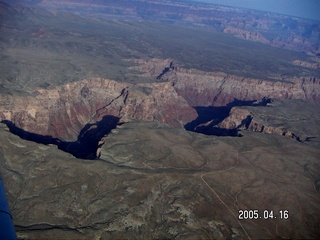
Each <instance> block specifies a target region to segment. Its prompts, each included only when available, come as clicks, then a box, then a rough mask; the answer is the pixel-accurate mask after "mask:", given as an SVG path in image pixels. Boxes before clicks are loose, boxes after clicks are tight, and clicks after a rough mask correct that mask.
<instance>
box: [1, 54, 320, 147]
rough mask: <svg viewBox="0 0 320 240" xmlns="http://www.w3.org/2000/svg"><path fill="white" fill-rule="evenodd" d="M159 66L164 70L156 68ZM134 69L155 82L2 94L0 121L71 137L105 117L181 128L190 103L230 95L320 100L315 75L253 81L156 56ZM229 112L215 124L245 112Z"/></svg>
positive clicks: (99, 82)
mask: <svg viewBox="0 0 320 240" xmlns="http://www.w3.org/2000/svg"><path fill="white" fill-rule="evenodd" d="M152 66H154V67H152ZM160 66H161V67H162V68H163V67H164V70H167V71H164V70H163V71H160V69H159V67H160ZM137 69H138V70H139V71H141V72H142V73H141V74H142V75H143V76H145V77H152V78H157V79H158V81H160V82H154V83H140V84H130V83H119V82H116V81H112V80H107V79H101V78H92V79H87V80H82V81H79V82H73V83H68V84H65V85H63V86H59V87H55V88H52V89H37V90H36V91H35V95H34V96H12V95H1V96H0V98H1V99H0V102H1V106H0V120H7V121H10V122H12V123H13V124H14V125H15V126H16V127H18V128H21V129H23V130H24V131H28V132H32V133H36V134H41V135H45V136H46V135H48V136H51V137H53V138H59V139H61V140H63V141H75V140H76V139H77V137H78V136H79V133H80V131H81V130H82V129H83V127H84V126H85V125H86V124H93V123H96V122H98V121H100V120H101V119H102V118H103V117H104V116H114V117H117V118H120V122H121V121H125V119H127V118H133V119H140V120H147V121H155V122H163V123H167V124H169V125H171V126H179V127H183V126H185V125H186V124H187V123H190V122H192V121H193V120H195V119H196V118H197V117H198V114H197V112H196V110H195V109H194V108H193V107H196V106H227V105H228V104H230V103H232V102H234V100H235V99H237V100H240V101H244V102H245V101H254V100H260V99H262V98H264V97H267V98H272V99H282V100H285V99H301V100H306V101H309V102H313V103H320V80H319V79H316V78H292V79H286V81H276V80H275V81H271V80H257V79H251V78H243V77H238V76H233V75H228V74H225V73H219V72H202V71H198V70H194V69H184V68H181V67H178V66H175V65H174V64H173V63H172V62H171V61H170V60H163V61H161V60H159V59H153V60H151V61H149V62H145V63H143V64H142V63H141V65H140V66H138V67H137ZM159 72H160V74H159ZM157 76H158V77H157ZM159 76H161V77H159ZM236 105H237V104H235V105H232V106H236ZM229 107H231V106H229ZM234 111H235V110H234ZM234 114H235V112H232V113H231V118H229V119H227V120H225V121H224V122H223V123H221V125H220V126H219V127H222V128H225V129H230V128H236V127H239V124H240V123H239V121H240V122H241V121H243V120H244V119H246V118H247V116H249V115H250V114H249V113H243V114H240V113H239V112H237V113H236V116H237V119H238V123H235V121H233V120H231V119H232V117H233V116H234ZM239 114H240V117H239ZM242 115H243V116H242ZM121 119H122V120H121ZM230 124H231V125H232V126H231V125H230ZM246 129H251V130H253V131H259V132H268V131H269V132H277V131H278V130H275V129H269V128H268V127H266V126H264V125H263V126H262V125H259V124H258V123H256V122H250V124H249V125H248V126H247V127H246ZM279 134H283V131H282V130H281V131H280V132H279ZM284 134H285V135H290V134H291V133H289V132H288V133H284ZM291 135H292V134H291ZM292 136H293V135H292Z"/></svg>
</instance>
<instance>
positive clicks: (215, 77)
mask: <svg viewBox="0 0 320 240" xmlns="http://www.w3.org/2000/svg"><path fill="white" fill-rule="evenodd" d="M169 79H170V80H171V81H173V82H174V88H175V89H176V91H177V92H178V94H179V95H180V96H182V97H184V98H185V99H186V100H187V101H188V103H189V104H190V105H191V106H223V105H226V104H228V103H230V102H232V101H233V100H234V99H235V98H236V99H240V100H258V99H262V98H263V97H269V98H276V99H303V100H308V101H311V102H315V103H320V79H317V78H312V77H310V78H292V79H286V81H276V80H274V81H272V80H258V79H251V78H244V77H238V76H233V75H228V74H225V73H206V72H201V71H197V70H191V69H189V70H186V69H181V68H178V69H177V70H176V71H175V72H174V73H171V75H170V76H169Z"/></svg>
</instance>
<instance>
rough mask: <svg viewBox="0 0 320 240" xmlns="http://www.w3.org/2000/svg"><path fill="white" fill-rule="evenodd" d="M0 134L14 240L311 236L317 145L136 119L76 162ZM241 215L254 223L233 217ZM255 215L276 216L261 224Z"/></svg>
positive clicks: (314, 231) (315, 219)
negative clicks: (251, 215)
mask: <svg viewBox="0 0 320 240" xmlns="http://www.w3.org/2000/svg"><path fill="white" fill-rule="evenodd" d="M0 134H1V138H0V146H1V147H0V155H1V156H2V158H1V161H0V170H1V174H2V177H3V180H4V184H5V187H6V189H7V197H8V200H9V203H10V207H11V211H12V215H13V219H14V223H15V226H16V231H17V234H18V237H19V238H22V239H61V238H63V239H65V238H68V239H94V238H97V239H100V238H101V239H122V238H126V239H135V238H136V236H139V238H146V239H151V238H152V239H157V238H160V239H164V238H170V239H171V238H178V239H179V238H180V239H186V238H189V239H225V238H230V239H258V238H259V239H261V238H263V239H275V238H294V239H299V238H309V239H312V238H314V239H316V238H318V237H319V228H318V226H319V216H318V215H317V214H315V213H316V212H319V211H320V209H319V206H320V202H319V174H318V172H319V171H318V170H319V165H318V162H319V161H318V160H319V159H318V156H319V154H320V153H319V149H320V148H319V145H318V146H316V145H315V146H314V147H312V145H309V144H301V143H299V142H297V141H294V140H290V139H289V140H288V139H285V138H283V137H281V136H277V135H262V134H254V133H250V132H248V133H246V137H243V138H230V137H225V138H219V137H214V136H210V137H208V136H205V135H201V134H196V133H192V132H187V131H184V130H183V129H181V128H172V127H168V126H167V125H164V124H157V123H151V122H141V121H140V122H130V123H125V124H123V125H121V126H120V127H119V128H118V129H116V130H114V131H113V132H112V133H111V134H109V135H108V136H107V137H106V139H105V141H106V144H104V145H103V146H102V149H101V158H100V159H99V160H95V161H85V160H80V159H76V158H74V157H72V156H70V155H69V154H67V153H65V152H62V151H59V150H57V149H56V148H55V147H54V146H46V145H42V144H36V143H34V142H30V141H25V140H23V139H21V138H19V137H17V136H15V135H13V134H11V133H10V132H8V131H7V130H6V127H5V126H4V125H3V124H0ZM306 156H307V157H306ZM241 209H242V210H245V209H247V210H249V209H252V210H253V209H256V210H258V211H259V216H261V219H260V218H259V219H253V220H245V219H242V220H241V219H239V210H241ZM264 210H268V211H269V212H271V211H273V215H274V216H276V217H277V218H273V219H272V218H268V219H263V216H264V214H263V213H264ZM281 210H282V211H284V210H287V211H288V213H289V215H288V218H287V219H281V218H280V213H279V211H281ZM306 219H307V221H306Z"/></svg>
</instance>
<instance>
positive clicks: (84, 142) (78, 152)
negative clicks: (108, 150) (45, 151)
mask: <svg viewBox="0 0 320 240" xmlns="http://www.w3.org/2000/svg"><path fill="white" fill-rule="evenodd" d="M119 120H120V118H118V117H114V116H110V115H108V116H104V117H103V118H102V120H101V121H99V122H97V123H94V124H86V125H85V126H84V128H83V129H82V130H81V132H80V133H79V135H78V139H77V141H74V142H67V141H62V140H60V139H59V138H53V137H51V136H44V135H40V134H36V133H31V132H27V131H25V130H23V129H21V128H19V127H17V126H16V125H15V124H14V123H12V122H11V121H8V120H4V121H2V123H4V124H6V125H7V127H8V128H9V130H10V132H11V133H13V134H15V135H17V136H19V137H20V138H22V139H25V140H28V141H33V142H36V143H41V144H46V145H48V144H54V145H57V146H58V148H59V149H60V150H62V151H65V152H68V153H71V154H72V155H73V156H75V157H76V158H82V159H96V158H98V157H99V156H97V149H98V148H99V147H100V146H101V145H102V144H103V143H102V142H101V139H102V138H103V136H105V135H106V134H108V133H110V132H111V130H112V129H114V128H116V127H117V125H118V123H119Z"/></svg>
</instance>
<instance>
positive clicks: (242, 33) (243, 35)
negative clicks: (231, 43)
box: [223, 26, 270, 44]
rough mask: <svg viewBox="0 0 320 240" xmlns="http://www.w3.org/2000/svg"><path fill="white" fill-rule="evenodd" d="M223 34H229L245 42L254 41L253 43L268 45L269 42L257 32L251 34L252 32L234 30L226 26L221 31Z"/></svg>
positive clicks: (239, 29)
mask: <svg viewBox="0 0 320 240" xmlns="http://www.w3.org/2000/svg"><path fill="white" fill-rule="evenodd" d="M223 32H224V33H231V34H233V35H234V36H236V37H239V38H242V39H245V40H250V41H255V42H261V43H264V44H269V43H270V41H268V39H266V38H265V37H264V36H263V35H262V34H261V33H259V32H253V31H248V30H244V29H241V28H235V27H231V26H228V27H226V28H225V29H224V30H223Z"/></svg>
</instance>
